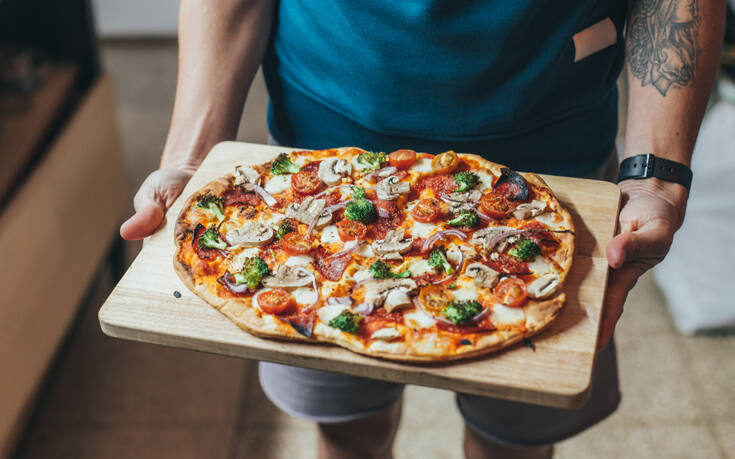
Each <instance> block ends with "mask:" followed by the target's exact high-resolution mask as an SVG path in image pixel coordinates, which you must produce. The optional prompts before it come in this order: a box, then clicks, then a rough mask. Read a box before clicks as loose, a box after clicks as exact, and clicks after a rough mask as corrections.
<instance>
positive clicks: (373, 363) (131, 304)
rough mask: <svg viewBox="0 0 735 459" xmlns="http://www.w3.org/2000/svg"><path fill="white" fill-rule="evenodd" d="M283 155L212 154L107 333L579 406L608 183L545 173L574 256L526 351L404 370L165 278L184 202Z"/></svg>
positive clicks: (594, 316)
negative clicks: (281, 332) (255, 318)
mask: <svg viewBox="0 0 735 459" xmlns="http://www.w3.org/2000/svg"><path fill="white" fill-rule="evenodd" d="M286 150H288V149H287V148H284V147H272V146H265V145H256V144H248V143H237V142H225V143H221V144H219V145H217V146H215V147H214V148H213V149H212V151H211V152H210V154H209V156H208V157H207V159H206V160H205V161H204V163H203V164H202V166H201V167H200V168H199V170H198V171H197V172H196V174H194V177H193V178H192V179H191V181H190V182H189V184H188V185H187V186H186V189H185V190H184V192H183V193H182V195H181V197H180V198H179V199H178V200H177V201H176V202H175V203H174V205H173V206H172V207H171V209H170V210H169V211H168V213H167V216H166V221H165V222H164V225H163V226H162V227H161V228H160V229H159V230H158V232H156V233H155V234H154V235H153V236H151V237H150V238H149V239H148V240H147V241H145V244H144V246H143V250H142V251H141V252H140V254H139V255H138V257H137V258H136V259H135V261H134V262H133V264H132V265H131V266H130V268H129V269H128V271H127V273H126V274H125V276H124V277H123V278H122V280H121V281H120V283H119V284H118V285H117V287H115V289H114V290H113V292H112V293H111V294H110V297H109V298H108V299H107V301H106V302H105V304H104V305H103V306H102V309H100V312H99V320H100V324H101V326H102V330H103V331H104V332H105V333H106V334H107V335H110V336H114V337H117V338H124V339H130V340H135V341H144V342H149V343H155V344H163V345H166V346H174V347H180V348H185V349H193V350H197V351H204V352H212V353H216V354H224V355H230V356H236V357H243V358H248V359H257V360H267V361H272V362H279V363H286V364H291V365H296V366H301V367H308V368H315V369H320V370H329V371H335V372H341V373H348V374H352V375H357V376H366V377H370V378H376V379H384V380H388V381H397V382H403V383H410V384H417V385H423V386H432V387H438V388H443V389H450V390H454V391H460V392H467V393H473V394H478V395H485V396H492V397H500V398H505V399H510V400H517V401H523V402H529V403H536V404H541V405H548V406H556V407H563V408H577V407H580V406H582V405H583V404H584V403H585V402H586V400H587V398H588V396H589V386H590V378H591V374H592V365H593V360H594V359H593V357H594V354H595V343H596V341H597V332H598V328H599V321H600V311H601V305H602V299H603V297H604V294H605V287H606V284H607V276H608V267H607V262H606V259H605V247H606V245H607V243H608V241H609V240H610V239H611V238H612V236H613V235H614V233H615V229H616V221H617V213H618V208H619V203H620V193H619V191H618V188H617V186H615V185H613V184H611V183H607V182H602V181H597V180H582V179H574V178H565V177H555V176H544V179H545V180H546V181H547V183H548V184H549V186H550V187H551V189H552V190H553V191H554V193H555V194H556V196H557V197H558V198H559V200H560V201H561V203H562V204H563V205H564V206H565V207H566V208H567V209H568V210H569V211H570V212H571V214H572V217H573V218H574V225H575V227H576V236H577V237H576V241H577V254H576V256H575V259H574V265H573V266H572V270H571V272H570V273H569V276H568V278H567V282H566V285H565V291H566V294H567V303H566V305H565V306H564V308H563V310H562V312H561V313H560V315H559V317H558V318H557V320H555V321H554V322H553V323H552V325H551V326H550V327H549V328H548V329H547V330H545V331H544V332H542V333H541V334H539V335H537V336H535V337H533V338H532V341H533V344H534V346H535V350H533V349H532V348H530V347H527V346H524V345H523V344H518V345H516V346H513V347H511V348H509V349H507V350H504V351H501V352H499V353H495V354H491V355H489V356H485V357H479V358H475V359H472V360H467V361H459V362H453V363H440V364H404V363H397V362H390V361H386V360H380V359H376V358H371V357H366V356H362V355H358V354H354V353H352V352H349V351H347V350H344V349H341V348H338V347H334V346H328V345H322V344H309V343H296V342H282V341H276V340H267V339H261V338H257V337H255V336H252V335H250V334H248V333H247V332H245V331H243V330H241V329H240V328H238V327H237V326H236V325H235V324H233V323H232V322H230V321H229V320H228V319H227V318H225V316H223V315H221V314H220V313H219V312H218V311H217V310H216V309H214V308H213V307H211V306H209V305H208V304H207V303H205V302H204V301H203V300H201V299H200V298H199V297H197V296H196V295H194V294H193V293H192V292H191V291H189V289H188V288H186V287H185V286H184V284H183V283H182V282H181V281H180V280H179V278H178V277H177V276H176V273H174V270H173V267H172V266H173V261H172V260H173V254H174V240H173V227H174V223H175V221H176V217H177V215H178V214H179V211H180V209H181V206H182V205H183V203H184V201H185V199H186V198H187V197H188V196H190V195H191V194H192V193H193V192H194V191H195V190H197V189H198V188H200V187H202V186H203V185H205V184H206V183H208V182H209V181H211V180H213V179H215V178H217V177H220V176H222V175H225V174H227V173H229V172H231V171H232V170H233V169H234V166H235V165H237V164H257V163H262V162H265V161H268V160H270V159H272V158H273V157H275V156H276V155H277V154H278V153H280V152H283V151H286ZM174 292H180V294H181V296H180V298H176V297H175V296H174Z"/></svg>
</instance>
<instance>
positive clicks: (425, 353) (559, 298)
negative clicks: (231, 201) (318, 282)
mask: <svg viewBox="0 0 735 459" xmlns="http://www.w3.org/2000/svg"><path fill="white" fill-rule="evenodd" d="M354 148H355V147H342V148H338V149H330V150H327V151H324V152H320V153H322V155H321V156H319V157H318V158H316V159H320V158H322V157H325V156H333V155H336V156H341V155H343V154H344V153H346V152H349V151H350V150H353V149H354ZM353 156H354V155H353ZM459 156H460V157H461V158H467V159H471V160H474V161H476V162H478V163H480V165H481V167H483V168H486V169H488V170H490V171H491V172H492V173H493V174H494V175H499V174H500V173H501V172H500V169H501V168H503V167H505V166H502V165H500V164H497V163H493V162H491V161H488V160H486V159H484V158H482V157H481V156H478V155H474V154H459ZM522 175H523V176H524V178H525V179H526V180H527V181H528V182H530V183H531V184H533V185H536V186H538V187H542V188H545V189H546V190H548V194H549V197H550V203H549V206H550V207H551V209H552V210H553V211H554V212H556V213H558V214H559V215H560V216H561V217H562V222H561V225H562V226H563V227H564V228H568V229H569V230H570V231H571V233H557V236H558V238H559V239H560V247H559V249H558V250H557V251H556V252H555V253H554V256H553V257H552V260H553V261H554V262H555V263H556V264H557V265H558V266H559V268H560V270H561V272H560V273H559V274H560V277H561V282H562V285H563V283H564V281H565V279H566V276H567V274H568V272H569V270H570V268H571V265H572V261H573V255H574V225H573V222H572V218H571V215H570V214H569V212H567V211H566V210H565V209H564V208H563V207H562V206H561V205H560V204H559V202H558V200H557V199H556V198H555V197H554V195H553V193H551V190H550V188H549V186H548V185H547V184H546V183H545V182H544V181H543V179H542V178H541V177H540V176H538V175H536V174H533V173H523V174H522ZM231 182H232V174H228V175H226V176H223V177H220V178H218V179H216V180H213V181H212V182H210V183H208V184H207V185H205V186H204V187H202V188H201V189H200V190H198V191H196V192H195V193H194V194H192V196H190V197H189V199H188V200H187V202H186V203H185V205H184V206H183V208H182V210H181V212H180V214H179V217H178V218H177V221H176V225H175V229H174V242H175V244H176V246H177V250H176V253H175V255H174V263H173V267H174V271H175V272H176V273H177V275H178V276H179V278H180V279H181V280H182V282H184V284H185V285H186V286H187V287H188V288H189V289H190V290H191V291H193V292H194V293H195V294H196V295H197V296H199V297H200V298H202V299H203V300H204V301H206V302H207V303H209V304H211V305H212V306H213V307H215V308H216V309H217V310H218V311H220V312H221V313H222V314H224V315H225V316H226V317H227V318H229V319H230V320H231V321H232V322H234V323H235V324H236V325H237V326H238V327H240V328H242V329H243V330H245V331H247V332H249V333H251V334H253V335H255V336H259V337H262V338H276V339H285V340H292V341H302V342H310V343H331V344H335V345H338V346H341V347H344V348H347V349H349V350H351V351H353V352H356V353H359V354H364V355H368V356H373V357H381V358H386V359H390V360H399V361H404V362H438V361H449V360H456V359H464V358H469V357H475V356H480V355H484V354H489V353H492V352H495V351H498V350H500V349H503V348H505V347H508V346H512V345H514V344H516V343H518V342H519V341H521V340H522V339H523V338H526V337H530V336H533V335H535V334H537V333H539V332H541V331H542V330H544V329H545V328H546V327H548V326H549V324H551V322H553V320H554V319H555V318H556V317H557V316H558V314H559V312H560V311H561V309H562V307H563V305H564V300H565V295H564V293H561V292H560V293H558V294H557V295H555V296H554V297H552V298H549V299H545V300H540V301H539V300H529V301H528V303H527V304H526V305H525V306H524V307H523V311H524V313H525V330H521V329H518V328H514V329H510V330H508V329H501V330H496V331H493V332H485V333H482V334H479V333H478V334H472V336H473V337H475V338H476V339H474V342H471V343H470V344H466V345H463V346H460V347H458V348H456V349H454V350H453V352H451V353H448V352H447V350H448V349H452V348H454V341H453V338H451V337H450V336H449V334H448V333H447V332H443V331H440V332H437V333H431V332H429V331H422V330H418V331H413V330H412V329H410V328H409V327H407V326H405V325H399V327H400V328H401V329H402V330H403V331H404V339H403V340H396V341H389V342H385V341H379V340H373V341H370V340H368V345H367V346H366V344H365V342H363V340H362V339H360V338H359V337H357V336H355V335H352V334H350V333H346V332H343V331H341V330H339V329H336V328H333V327H330V326H328V325H326V324H324V323H322V322H321V321H320V320H319V319H318V318H316V319H315V325H314V329H313V336H312V337H311V338H309V337H306V336H304V335H302V334H301V333H299V332H298V331H296V330H295V329H294V328H293V327H292V326H291V325H289V324H287V323H285V322H283V321H281V320H279V319H277V318H276V317H275V316H273V315H270V314H265V313H263V312H261V311H260V310H259V309H257V308H256V307H254V306H253V305H252V300H251V299H250V298H245V297H243V298H240V297H234V298H222V297H220V296H218V295H216V294H215V293H214V292H213V291H212V290H213V289H212V287H211V286H210V285H209V284H208V283H203V282H195V278H194V275H193V272H192V269H191V268H190V267H189V266H188V265H187V264H186V262H185V261H184V260H183V257H182V253H183V247H184V244H185V243H186V241H187V238H188V235H189V234H190V233H193V230H194V228H192V224H190V223H189V222H188V221H187V220H186V216H187V215H188V213H189V212H191V209H192V207H193V206H194V205H195V203H196V202H197V201H198V200H199V199H200V198H201V197H202V196H203V195H205V194H207V193H213V194H216V195H220V194H222V193H223V192H224V191H226V190H227V189H228V188H229V187H230V184H231ZM432 330H434V329H432ZM406 335H408V338H409V339H408V340H406Z"/></svg>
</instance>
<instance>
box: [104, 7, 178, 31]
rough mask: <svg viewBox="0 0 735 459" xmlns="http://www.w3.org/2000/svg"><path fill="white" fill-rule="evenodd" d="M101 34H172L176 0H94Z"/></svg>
mask: <svg viewBox="0 0 735 459" xmlns="http://www.w3.org/2000/svg"><path fill="white" fill-rule="evenodd" d="M93 4H94V17H95V22H96V24H97V33H98V34H99V35H100V36H102V37H106V38H107V37H175V36H176V33H177V30H178V28H177V23H178V19H179V0H154V1H151V0H122V1H121V0H94V1H93Z"/></svg>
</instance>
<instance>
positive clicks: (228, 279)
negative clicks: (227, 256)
mask: <svg viewBox="0 0 735 459" xmlns="http://www.w3.org/2000/svg"><path fill="white" fill-rule="evenodd" d="M227 274H228V273H225V275H224V276H222V282H224V283H225V285H226V286H227V288H228V289H230V291H231V292H233V293H245V292H247V291H248V284H240V285H238V284H236V283H234V282H233V281H232V275H231V274H230V275H229V276H228V275H227Z"/></svg>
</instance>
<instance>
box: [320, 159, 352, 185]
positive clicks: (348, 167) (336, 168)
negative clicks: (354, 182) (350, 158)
mask: <svg viewBox="0 0 735 459" xmlns="http://www.w3.org/2000/svg"><path fill="white" fill-rule="evenodd" d="M351 173H352V164H350V163H348V162H347V161H345V160H344V159H339V158H327V159H325V160H323V161H322V162H321V163H319V178H320V179H321V181H322V182H324V183H326V184H327V185H329V186H332V185H336V184H338V183H339V182H340V181H341V180H342V176H344V175H350V174H351Z"/></svg>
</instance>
